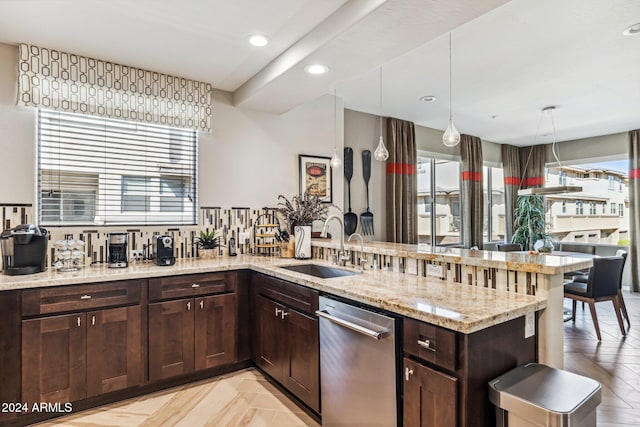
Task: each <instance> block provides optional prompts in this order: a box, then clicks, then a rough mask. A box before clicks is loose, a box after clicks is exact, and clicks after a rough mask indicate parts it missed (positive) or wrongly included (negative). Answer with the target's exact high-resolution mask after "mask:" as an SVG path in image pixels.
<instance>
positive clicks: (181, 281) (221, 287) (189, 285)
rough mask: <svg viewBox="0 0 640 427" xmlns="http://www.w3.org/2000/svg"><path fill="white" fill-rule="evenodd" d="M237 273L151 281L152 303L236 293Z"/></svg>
mask: <svg viewBox="0 0 640 427" xmlns="http://www.w3.org/2000/svg"><path fill="white" fill-rule="evenodd" d="M235 290H236V273H234V272H224V273H205V274H186V275H184V276H171V277H158V278H153V279H149V299H150V300H151V301H157V300H163V299H173V298H189V297H193V296H199V295H209V294H220V293H224V292H235Z"/></svg>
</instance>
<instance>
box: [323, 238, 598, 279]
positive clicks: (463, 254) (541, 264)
mask: <svg viewBox="0 0 640 427" xmlns="http://www.w3.org/2000/svg"><path fill="white" fill-rule="evenodd" d="M312 245H313V246H317V247H322V248H332V249H336V248H338V247H339V243H338V242H337V241H335V240H333V241H332V240H330V239H313V240H312ZM344 246H345V248H346V249H349V250H355V251H360V250H361V249H362V250H364V252H366V253H372V254H380V255H389V256H396V257H405V258H415V259H423V260H430V261H437V262H451V263H456V264H465V265H473V266H478V267H489V268H501V269H506V270H518V271H525V272H530V273H541V274H562V273H566V272H568V271H575V270H581V269H584V268H589V267H591V266H592V265H593V262H592V260H591V259H588V258H582V257H580V258H576V257H570V256H555V255H553V252H551V253H550V254H528V253H514V252H499V251H478V250H475V251H472V250H470V249H462V248H449V247H445V246H431V245H425V244H420V245H409V244H405V243H390V242H365V243H364V245H363V246H362V248H361V246H360V242H359V241H355V242H354V241H351V242H345V244H344Z"/></svg>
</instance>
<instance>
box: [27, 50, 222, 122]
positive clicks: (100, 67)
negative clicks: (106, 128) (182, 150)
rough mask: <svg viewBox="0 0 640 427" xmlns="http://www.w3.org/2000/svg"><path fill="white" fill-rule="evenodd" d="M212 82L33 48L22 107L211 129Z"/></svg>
mask: <svg viewBox="0 0 640 427" xmlns="http://www.w3.org/2000/svg"><path fill="white" fill-rule="evenodd" d="M211 93H212V87H211V84H209V83H203V82H198V81H195V80H189V79H185V78H182V77H174V76H169V75H166V74H160V73H156V72H153V71H147V70H142V69H140V68H135V67H129V66H126V65H120V64H114V63H111V62H107V61H102V60H99V59H93V58H86V57H84V56H80V55H75V54H72V53H66V52H60V51H58V50H53V49H47V48H42V47H37V46H32V45H27V44H20V46H19V77H18V104H19V105H25V106H29V107H37V108H47V109H51V110H60V111H66V112H71V113H83V114H91V115H95V116H101V117H109V118H114V119H122V120H132V121H139V122H146V123H154V124H159V125H166V126H174V127H181V128H190V129H201V130H205V131H211Z"/></svg>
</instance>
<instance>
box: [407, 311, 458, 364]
mask: <svg viewBox="0 0 640 427" xmlns="http://www.w3.org/2000/svg"><path fill="white" fill-rule="evenodd" d="M404 351H405V352H406V353H409V354H411V355H413V356H416V357H418V358H420V359H423V360H426V361H427V362H431V363H435V364H436V365H439V366H442V367H443V368H445V369H449V370H451V371H455V370H456V333H455V332H454V331H450V330H448V329H444V328H441V327H438V326H435V325H430V324H428V323H424V322H420V321H418V320H414V319H408V318H405V319H404Z"/></svg>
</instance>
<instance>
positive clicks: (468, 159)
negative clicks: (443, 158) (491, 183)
mask: <svg viewBox="0 0 640 427" xmlns="http://www.w3.org/2000/svg"><path fill="white" fill-rule="evenodd" d="M460 157H461V163H462V172H461V174H460V175H461V176H460V178H461V182H462V230H463V241H464V247H465V248H467V249H468V248H471V247H474V246H476V247H478V249H482V227H483V224H484V192H483V188H482V184H483V181H482V168H483V164H482V141H481V140H480V138H478V137H477V136H470V135H462V138H461V141H460Z"/></svg>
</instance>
